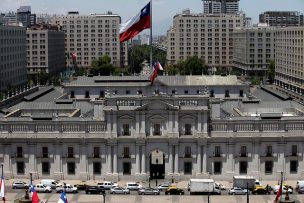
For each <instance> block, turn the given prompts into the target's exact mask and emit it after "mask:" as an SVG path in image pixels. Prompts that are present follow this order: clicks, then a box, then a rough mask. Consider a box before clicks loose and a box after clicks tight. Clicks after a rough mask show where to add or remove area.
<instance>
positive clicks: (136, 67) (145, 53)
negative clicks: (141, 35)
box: [129, 45, 166, 73]
mask: <svg viewBox="0 0 304 203" xmlns="http://www.w3.org/2000/svg"><path fill="white" fill-rule="evenodd" d="M150 52H151V48H150V46H148V45H135V46H133V47H132V48H131V49H130V52H129V65H130V67H129V72H130V73H140V71H141V69H142V65H141V64H142V63H143V62H144V61H145V60H146V61H149V62H150ZM152 53H153V60H154V61H156V60H157V61H159V62H160V64H162V66H165V65H166V52H164V51H161V50H159V49H156V48H154V47H153V48H152Z"/></svg>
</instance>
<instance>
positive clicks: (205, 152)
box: [202, 145, 207, 173]
mask: <svg viewBox="0 0 304 203" xmlns="http://www.w3.org/2000/svg"><path fill="white" fill-rule="evenodd" d="M202 147H203V173H207V145H204V146H202Z"/></svg>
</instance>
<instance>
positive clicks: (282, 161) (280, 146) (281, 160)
mask: <svg viewBox="0 0 304 203" xmlns="http://www.w3.org/2000/svg"><path fill="white" fill-rule="evenodd" d="M277 146H278V152H277V154H278V167H277V171H275V172H277V173H279V172H281V171H285V157H284V152H285V148H286V144H284V143H279V144H278V145H277ZM274 153H275V152H274ZM274 168H275V167H274Z"/></svg>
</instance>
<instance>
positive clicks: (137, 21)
mask: <svg viewBox="0 0 304 203" xmlns="http://www.w3.org/2000/svg"><path fill="white" fill-rule="evenodd" d="M150 11H151V4H150V2H149V3H148V4H147V5H146V6H145V7H144V8H143V9H141V10H140V12H139V13H138V14H137V15H136V16H134V17H132V18H131V19H130V20H128V21H127V22H126V23H123V24H121V25H120V31H119V39H120V42H121V43H122V42H124V41H127V40H129V39H132V38H133V37H135V36H136V35H138V34H139V33H140V32H141V31H143V30H145V29H148V28H150V27H151V26H152V25H151V20H150V18H151V12H150Z"/></svg>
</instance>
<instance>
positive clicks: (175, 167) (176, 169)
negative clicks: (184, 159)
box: [174, 145, 179, 174]
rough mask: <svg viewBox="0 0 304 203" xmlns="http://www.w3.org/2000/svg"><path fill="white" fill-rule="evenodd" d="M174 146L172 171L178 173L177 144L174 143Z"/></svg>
mask: <svg viewBox="0 0 304 203" xmlns="http://www.w3.org/2000/svg"><path fill="white" fill-rule="evenodd" d="M174 148H175V160H174V173H175V174H177V173H179V170H178V159H179V158H178V145H175V146H174Z"/></svg>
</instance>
